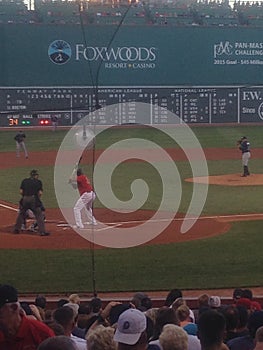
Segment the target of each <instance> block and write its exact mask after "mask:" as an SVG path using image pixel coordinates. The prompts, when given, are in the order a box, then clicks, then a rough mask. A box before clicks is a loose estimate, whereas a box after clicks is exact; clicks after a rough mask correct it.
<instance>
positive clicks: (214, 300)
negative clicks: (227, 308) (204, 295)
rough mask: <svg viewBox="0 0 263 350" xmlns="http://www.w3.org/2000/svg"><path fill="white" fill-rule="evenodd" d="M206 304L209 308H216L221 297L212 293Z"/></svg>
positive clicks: (218, 306) (219, 304)
mask: <svg viewBox="0 0 263 350" xmlns="http://www.w3.org/2000/svg"><path fill="white" fill-rule="evenodd" d="M208 305H209V306H210V308H211V309H218V308H220V306H221V299H220V297H219V296H217V295H213V296H211V297H210V298H209V302H208Z"/></svg>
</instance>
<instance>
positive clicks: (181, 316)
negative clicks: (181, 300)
mask: <svg viewBox="0 0 263 350" xmlns="http://www.w3.org/2000/svg"><path fill="white" fill-rule="evenodd" d="M176 317H177V319H178V320H179V324H180V327H182V328H183V329H184V330H185V331H186V333H188V334H191V335H197V325H196V323H193V322H192V319H191V317H190V309H189V307H188V306H187V305H185V304H184V305H181V306H179V307H178V308H177V310H176Z"/></svg>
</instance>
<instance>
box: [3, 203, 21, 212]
mask: <svg viewBox="0 0 263 350" xmlns="http://www.w3.org/2000/svg"><path fill="white" fill-rule="evenodd" d="M0 207H3V208H5V209H9V210H13V211H17V210H18V209H17V208H12V207H10V206H9V205H5V204H0Z"/></svg>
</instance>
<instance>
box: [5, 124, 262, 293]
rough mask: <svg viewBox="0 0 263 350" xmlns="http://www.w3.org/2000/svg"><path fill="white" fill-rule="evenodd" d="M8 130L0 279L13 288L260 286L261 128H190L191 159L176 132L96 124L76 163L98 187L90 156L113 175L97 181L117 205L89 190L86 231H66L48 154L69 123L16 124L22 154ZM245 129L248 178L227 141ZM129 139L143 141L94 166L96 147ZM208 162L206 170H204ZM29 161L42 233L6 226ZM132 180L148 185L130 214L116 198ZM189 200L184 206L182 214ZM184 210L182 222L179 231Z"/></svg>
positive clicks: (126, 194) (54, 153)
mask: <svg viewBox="0 0 263 350" xmlns="http://www.w3.org/2000/svg"><path fill="white" fill-rule="evenodd" d="M17 131H18V129H2V130H0V144H1V153H0V181H1V187H0V214H1V223H0V252H1V254H0V275H1V280H0V283H10V284H13V285H15V286H16V287H17V288H18V290H19V291H20V292H21V293H38V292H42V293H56V294H57V293H71V292H79V293H89V292H94V291H97V292H120V291H138V290H144V291H158V290H159V291H163V290H170V289H172V288H180V289H183V290H188V289H189V290H191V289H210V288H211V289H212V288H222V289H223V288H234V287H256V286H262V285H263V278H262V273H261V266H262V263H263V257H262V246H263V236H262V232H261V230H262V229H263V221H262V219H263V213H262V198H263V165H262V164H263V163H262V161H263V138H262V126H261V125H242V126H241V125H229V126H225V125H224V126H217V125H216V126H194V127H191V132H192V133H193V135H194V137H195V138H196V140H198V143H199V144H200V149H199V152H201V153H198V154H197V155H196V153H195V149H193V148H192V146H191V145H192V143H191V142H190V140H183V141H182V142H183V144H184V145H186V148H187V143H188V141H189V142H190V147H189V148H187V149H185V147H182V142H181V141H180V142H177V137H174V135H176V136H178V128H177V129H176V128H172V127H171V128H167V130H166V132H162V131H160V130H156V129H155V128H145V127H139V126H125V127H118V128H109V129H105V130H104V131H102V132H99V133H98V134H96V138H95V139H96V142H95V146H94V147H93V148H89V149H85V150H84V152H83V155H82V160H81V164H80V166H81V167H82V168H83V169H84V171H85V173H86V174H87V175H88V176H89V177H90V178H91V180H93V182H94V183H95V190H96V192H97V194H99V193H100V188H99V186H98V187H96V181H95V180H96V179H95V178H93V175H94V166H95V164H97V163H98V166H97V171H98V173H103V174H111V178H110V180H109V182H108V183H107V185H106V186H104V187H106V189H107V188H109V191H107V190H106V191H105V192H107V193H106V199H107V198H108V197H107V195H108V192H111V191H112V192H113V193H114V195H115V196H116V198H117V201H116V203H118V205H116V203H115V201H110V205H109V204H105V201H104V200H102V199H101V197H100V196H99V195H98V197H97V199H96V200H95V202H94V214H95V216H96V218H97V219H98V221H99V223H98V225H97V226H94V227H86V229H85V232H84V233H82V232H76V231H75V230H74V229H73V228H72V225H73V221H71V222H69V220H68V219H67V217H66V218H65V216H64V211H63V209H64V208H61V205H59V201H58V198H57V194H58V192H59V191H58V189H56V186H58V184H57V180H56V178H57V176H58V175H57V173H56V171H57V158H58V153H59V152H60V151H61V148H60V147H61V144H62V142H63V140H64V139H65V137H66V136H67V133H68V130H65V129H58V130H57V131H56V132H53V131H52V130H51V129H49V128H45V127H43V129H36V130H34V129H31V128H28V129H24V131H25V133H26V146H27V149H28V152H29V158H28V159H25V158H24V155H23V153H21V155H20V157H19V158H17V157H16V152H15V141H14V136H15V134H16V132H17ZM244 135H245V136H247V137H248V139H249V141H250V143H251V154H252V156H251V159H250V161H249V169H250V172H251V175H250V176H248V177H241V176H240V175H241V174H242V165H241V152H240V150H238V147H237V140H239V139H240V138H241V137H242V136H244ZM132 139H135V140H138V139H144V140H145V139H147V140H148V141H150V142H149V145H148V146H146V147H142V146H140V143H139V142H137V141H136V143H135V144H136V147H137V149H136V147H135V153H134V154H133V156H132V157H131V158H130V159H125V160H124V161H120V160H119V159H121V157H119V153H120V151H121V149H118V150H117V151H116V150H114V152H115V153H114V152H113V153H111V156H108V157H106V160H105V159H104V161H103V162H102V161H101V162H100V159H101V158H100V157H101V156H102V155H103V152H104V150H107V149H108V148H110V146H111V145H112V144H115V143H118V142H119V141H120V140H126V141H127V140H128V143H127V144H126V146H124V147H127V149H132V148H134V143H129V142H131V141H129V140H132ZM189 150H190V151H189ZM163 152H164V153H165V154H168V158H165V157H164V153H163ZM200 154H201V155H202V157H201V156H200ZM200 157H201V158H200ZM117 159H118V161H117ZM68 163H69V164H67V166H68V167H67V169H68V168H71V169H73V167H74V164H75V163H76V161H75V159H73V158H72V159H71V156H69V158H68ZM167 163H169V166H168V164H167ZM170 165H172V168H171V169H175V171H174V173H173V170H170ZM112 168H113V170H112ZM200 168H201V169H200ZM206 168H207V176H202V174H205V173H206V172H205V170H206ZM32 169H37V170H38V171H39V174H40V179H41V180H42V182H43V186H44V193H43V197H42V200H43V202H44V204H45V207H46V229H47V231H49V232H50V233H51V234H50V236H47V237H40V236H38V234H37V233H33V232H30V231H21V232H20V234H18V235H15V234H13V233H12V231H13V227H14V223H15V220H16V216H17V208H18V201H19V199H20V195H19V186H20V183H21V181H22V179H23V178H25V177H28V176H29V172H30V170H32ZM167 169H168V170H167ZM196 169H198V170H196ZM60 170H61V169H60ZM69 175H70V173H68V172H67V171H64V172H63V169H62V172H61V173H60V177H61V183H63V184H64V185H65V187H61V188H63V189H64V188H68V190H65V191H67V192H68V197H67V198H68V199H67V201H66V203H65V207H67V210H68V211H69V213H71V214H70V215H71V216H72V208H73V205H74V202H75V200H76V198H77V192H76V191H75V192H74V190H73V189H72V188H71V187H70V186H69V185H68V184H67V181H66V179H68V177H69ZM195 175H200V176H195ZM174 178H176V181H175V182H174ZM138 179H139V180H142V179H143V182H144V185H143V187H139V188H142V189H143V191H142V192H143V193H144V192H145V193H147V196H146V195H145V196H144V195H143V196H141V197H143V199H145V201H143V202H142V203H141V205H140V206H139V208H137V207H136V210H135V209H134V210H132V208H133V205H132V206H131V207H129V208H128V210H123V209H124V207H125V208H126V206H125V203H126V202H129V201H130V202H132V199H133V197H135V195H136V194H137V195H138V192H139V191H138V190H137V191H136V188H135V191H134V188H133V185H134V186H135V187H136V185H138V183H137V182H136V181H137V180H138ZM145 183H147V190H146V187H145ZM140 184H141V183H140ZM110 188H111V191H110ZM164 193H165V196H164ZM141 194H142V193H141ZM63 195H64V193H63ZM144 197H145V198H144ZM140 199H141V198H140ZM193 199H194V200H193ZM139 202H140V201H139ZM193 202H194V203H193ZM107 203H109V202H107ZM119 203H123V207H122V206H121V205H120V204H119ZM132 203H133V202H132ZM133 204H134V203H133ZM191 206H192V207H193V206H194V209H193V211H190V212H189V208H190V207H191ZM160 208H161V210H160ZM126 209H127V208H126ZM199 211H200V213H199ZM157 212H158V214H159V215H158V216H156V213H157ZM193 213H194V214H193ZM196 213H198V215H197V214H196ZM191 215H192V216H191ZM186 218H187V220H188V221H187V223H188V227H189V229H188V230H186V231H183V230H182V226H183V225H185V224H186ZM31 221H32V220H29V221H28V225H29V224H30V223H31ZM161 223H164V224H163V226H162V225H161ZM162 227H163V228H162ZM160 228H161V229H160ZM158 230H160V232H158ZM119 232H121V234H122V235H124V236H125V235H127V236H130V237H129V238H130V240H129V242H132V241H134V244H129V245H128V244H126V241H125V239H126V238H125V239H123V241H122V237H121V238H119V236H120V234H119ZM138 232H140V236H138V237H137V233H138ZM97 237H99V238H100V237H103V239H104V241H105V242H107V244H105V245H103V244H99V242H101V241H100V240H99V239H97ZM142 237H143V238H142ZM93 238H94V239H93ZM117 238H118V239H117ZM116 241H118V243H117V244H116ZM111 242H115V243H114V244H113V243H112V244H111Z"/></svg>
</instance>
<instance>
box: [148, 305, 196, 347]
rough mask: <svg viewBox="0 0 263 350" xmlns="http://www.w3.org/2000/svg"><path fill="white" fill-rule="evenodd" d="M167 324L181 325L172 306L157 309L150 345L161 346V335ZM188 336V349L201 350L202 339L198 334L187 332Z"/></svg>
mask: <svg viewBox="0 0 263 350" xmlns="http://www.w3.org/2000/svg"><path fill="white" fill-rule="evenodd" d="M166 324H175V325H177V326H178V325H179V321H178V320H177V318H176V314H175V312H174V310H173V309H172V308H167V307H162V308H160V309H159V310H158V311H157V314H156V321H155V326H154V332H153V337H152V341H150V343H149V344H150V345H157V346H158V347H159V348H160V340H159V336H160V334H161V332H162V330H163V327H164V326H165V325H166ZM187 336H188V350H200V349H201V346H200V341H199V340H198V338H197V337H196V336H193V335H190V334H187Z"/></svg>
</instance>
